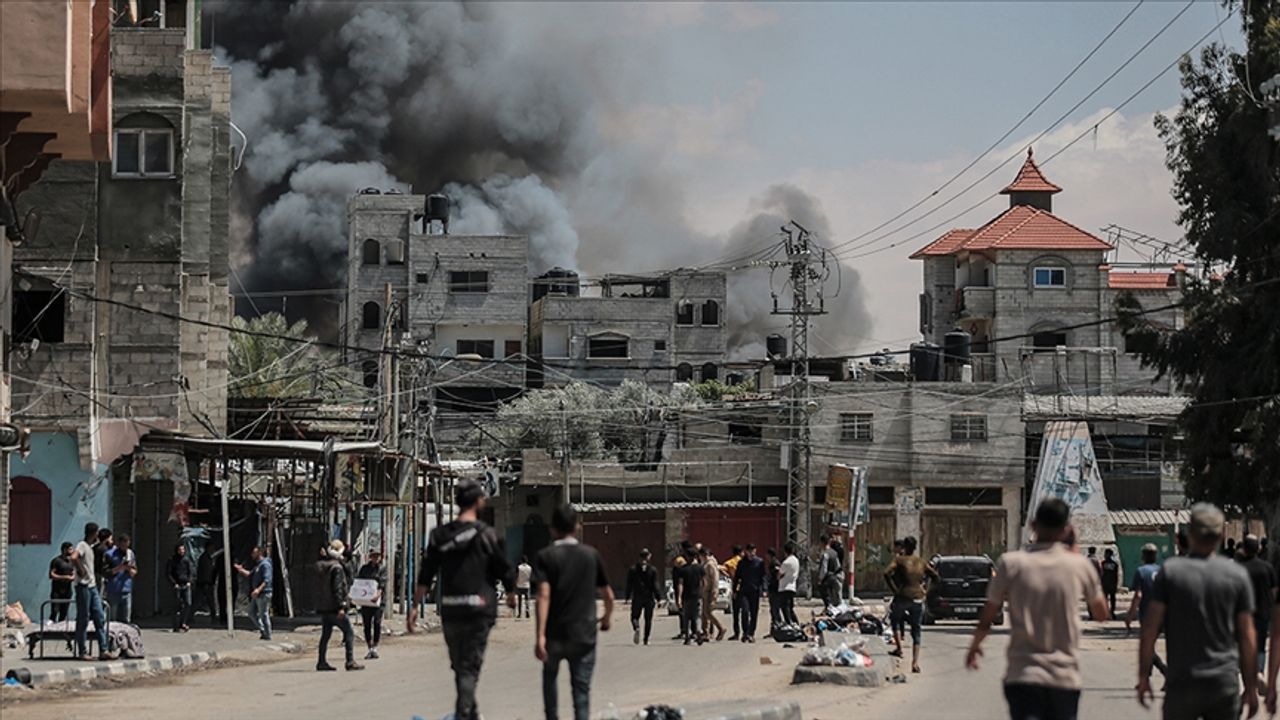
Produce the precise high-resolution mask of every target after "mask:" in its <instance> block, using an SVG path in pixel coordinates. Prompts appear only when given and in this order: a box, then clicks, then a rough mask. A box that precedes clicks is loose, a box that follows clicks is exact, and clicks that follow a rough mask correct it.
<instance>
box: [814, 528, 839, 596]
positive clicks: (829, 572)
mask: <svg viewBox="0 0 1280 720" xmlns="http://www.w3.org/2000/svg"><path fill="white" fill-rule="evenodd" d="M836 544H838V541H833V540H830V539H829V538H827V536H826V535H823V536H822V557H821V558H820V559H819V561H818V588H819V590H820V591H821V593H822V602H823V604H824V605H826V606H827V607H836V606H838V605H839V604H840V553H839V552H837V551H836V549H835V547H834V546H835V545H836Z"/></svg>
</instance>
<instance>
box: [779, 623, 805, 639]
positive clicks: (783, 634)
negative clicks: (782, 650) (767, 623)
mask: <svg viewBox="0 0 1280 720" xmlns="http://www.w3.org/2000/svg"><path fill="white" fill-rule="evenodd" d="M770 634H771V635H772V636H773V639H774V640H775V641H777V642H780V643H786V642H804V640H805V639H806V638H805V634H804V630H803V629H802V628H801V627H800V626H799V625H796V624H794V623H792V624H787V625H778V626H776V627H774V628H773V632H772V633H770Z"/></svg>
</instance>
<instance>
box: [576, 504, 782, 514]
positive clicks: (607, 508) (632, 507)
mask: <svg viewBox="0 0 1280 720" xmlns="http://www.w3.org/2000/svg"><path fill="white" fill-rule="evenodd" d="M762 507H782V503H774V502H756V503H749V502H741V501H726V502H714V501H713V502H637V503H574V504H573V509H574V510H577V511H578V512H593V513H594V512H632V511H636V510H668V509H677V510H685V509H697V508H710V509H730V508H762Z"/></svg>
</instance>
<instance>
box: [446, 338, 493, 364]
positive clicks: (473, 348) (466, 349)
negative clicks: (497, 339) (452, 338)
mask: <svg viewBox="0 0 1280 720" xmlns="http://www.w3.org/2000/svg"><path fill="white" fill-rule="evenodd" d="M455 348H456V349H457V351H458V354H459V355H479V356H480V357H482V358H484V359H486V360H492V359H493V341H492V340H458V342H457V343H456V344H455Z"/></svg>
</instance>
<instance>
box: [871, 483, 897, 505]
mask: <svg viewBox="0 0 1280 720" xmlns="http://www.w3.org/2000/svg"><path fill="white" fill-rule="evenodd" d="M867 504H869V505H892V504H893V486H892V485H872V486H871V487H869V488H867Z"/></svg>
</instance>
